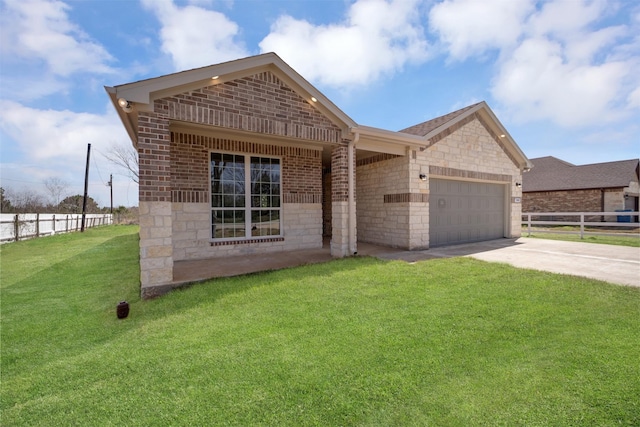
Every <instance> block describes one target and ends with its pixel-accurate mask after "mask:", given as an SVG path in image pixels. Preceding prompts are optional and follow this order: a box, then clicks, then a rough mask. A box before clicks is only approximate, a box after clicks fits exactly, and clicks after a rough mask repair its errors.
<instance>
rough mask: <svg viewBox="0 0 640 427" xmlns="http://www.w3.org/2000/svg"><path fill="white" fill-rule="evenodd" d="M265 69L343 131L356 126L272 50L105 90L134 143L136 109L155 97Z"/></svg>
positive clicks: (148, 105)
mask: <svg viewBox="0 0 640 427" xmlns="http://www.w3.org/2000/svg"><path fill="white" fill-rule="evenodd" d="M265 71H268V72H271V73H273V74H274V75H276V76H277V77H278V78H279V79H280V80H282V81H283V82H284V83H286V84H287V85H288V86H289V87H290V88H291V89H292V90H293V91H295V92H296V93H297V94H298V95H300V96H301V97H303V98H304V99H306V100H307V102H309V103H310V104H311V105H313V106H314V107H315V108H317V109H318V110H319V111H320V112H322V113H323V114H324V115H325V116H327V117H328V118H329V120H331V121H332V122H333V123H334V124H335V125H336V126H338V127H340V128H342V129H344V130H348V129H349V128H352V127H354V126H356V123H355V122H354V121H353V119H351V118H350V117H349V116H347V115H346V114H345V113H344V112H343V111H342V110H340V109H339V108H338V107H337V106H336V105H335V104H334V103H333V102H331V101H330V100H329V99H328V98H327V97H326V96H324V95H323V94H322V93H321V92H320V91H319V90H318V89H316V88H315V87H314V86H313V85H311V83H309V82H308V81H307V80H305V79H304V78H303V77H302V76H301V75H300V74H298V73H297V72H296V71H295V70H294V69H293V68H291V67H290V66H289V65H288V64H287V63H286V62H284V61H283V60H282V59H281V58H280V57H279V56H278V55H276V54H275V53H265V54H262V55H256V56H250V57H248V58H243V59H237V60H235V61H229V62H223V63H220V64H215V65H209V66H206V67H201V68H194V69H192V70H187V71H181V72H177V73H172V74H167V75H164V76H160V77H155V78H150V79H145V80H140V81H137V82H133V83H127V84H123V85H118V86H113V87H108V86H105V90H106V91H107V93H108V94H109V97H110V98H111V102H112V103H113V106H114V107H115V109H116V111H117V112H118V115H119V116H120V119H121V120H122V123H123V124H124V125H125V127H126V128H127V132H128V133H129V136H130V137H131V140H132V141H133V142H134V144H135V143H136V142H137V135H136V133H137V123H136V122H137V111H151V110H152V109H153V101H154V100H156V99H160V98H164V97H167V96H172V95H177V94H180V93H184V92H187V91H189V90H193V89H199V88H203V87H207V86H211V85H212V84H221V83H224V82H228V81H231V80H236V79H239V78H243V77H248V76H252V75H255V74H258V73H261V72H265ZM119 99H125V100H127V101H129V102H130V103H132V104H133V106H134V108H133V113H127V112H125V111H123V109H122V108H121V107H120V106H119V105H118V100H119Z"/></svg>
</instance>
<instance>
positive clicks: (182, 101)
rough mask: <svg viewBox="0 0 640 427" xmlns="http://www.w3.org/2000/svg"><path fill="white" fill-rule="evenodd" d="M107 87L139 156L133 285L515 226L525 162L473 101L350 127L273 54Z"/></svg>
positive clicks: (425, 244) (504, 231) (515, 229)
mask: <svg viewBox="0 0 640 427" xmlns="http://www.w3.org/2000/svg"><path fill="white" fill-rule="evenodd" d="M106 89H107V92H108V93H109V95H110V97H111V99H112V102H113V103H114V106H115V107H116V109H117V111H118V114H119V115H120V118H121V120H122V122H123V124H124V126H125V128H126V129H127V131H128V133H129V135H130V137H131V139H132V142H133V144H134V146H135V147H137V150H138V154H139V165H140V170H139V177H140V183H139V184H140V265H141V287H142V294H143V296H145V297H150V296H154V295H156V294H158V293H160V292H161V291H160V290H161V289H166V288H167V287H171V286H174V285H176V283H175V281H174V278H173V266H174V263H176V262H180V261H185V260H195V259H209V258H223V257H228V256H234V255H243V254H259V253H270V252H283V253H286V252H287V251H297V250H304V249H315V248H322V246H323V239H325V238H327V239H329V240H330V250H331V254H332V255H333V256H334V257H344V256H349V255H353V254H354V253H356V252H357V242H358V241H361V242H370V243H376V244H380V245H387V246H393V247H399V248H406V249H426V248H429V247H431V246H436V245H442V244H449V243H457V242H465V241H477V240H486V239H489V238H497V237H515V236H519V234H520V221H519V219H520V213H521V210H520V203H519V197H520V196H521V194H520V189H519V187H517V186H516V183H517V182H521V176H522V175H521V174H522V170H523V169H525V168H528V167H530V164H529V163H528V160H527V159H526V157H525V156H524V154H523V153H522V152H521V151H520V149H519V148H518V147H517V145H516V144H515V142H514V141H513V140H512V139H511V138H510V137H508V134H507V132H506V130H505V129H504V128H503V127H502V125H501V124H500V123H499V121H498V120H497V118H495V116H494V115H493V113H492V112H491V110H490V109H489V107H488V106H487V105H486V104H485V103H480V104H475V105H473V106H470V107H467V108H465V109H463V110H459V111H457V112H454V113H451V114H450V115H447V116H443V117H442V118H438V119H436V120H434V121H430V122H426V123H424V124H421V125H419V126H417V127H413V128H409V129H406V130H405V131H402V132H390V131H386V130H382V129H376V128H370V127H365V126H359V125H358V124H356V123H355V122H354V121H353V120H351V119H350V118H349V117H348V116H347V115H346V114H344V113H343V112H342V111H340V109H338V108H337V107H336V106H335V105H334V104H333V103H331V101H329V100H328V99H327V98H325V97H324V96H323V95H322V94H321V93H320V92H319V91H317V89H315V88H314V87H313V86H311V85H310V84H309V83H308V82H307V81H306V80H304V79H303V78H302V77H301V76H300V75H298V74H297V73H296V72H295V71H294V70H293V69H291V68H290V67H289V66H288V65H287V64H286V63H284V62H283V61H282V60H281V59H280V58H279V57H278V56H276V55H275V54H264V55H259V56H256V57H250V58H246V59H242V60H238V61H232V62H228V63H223V64H218V65H214V66H210V67H204V68H199V69H195V70H189V71H186V72H182V73H175V74H171V75H167V76H162V77H159V78H156V79H149V80H144V81H140V82H134V83H130V84H125V85H121V86H116V87H109V88H106Z"/></svg>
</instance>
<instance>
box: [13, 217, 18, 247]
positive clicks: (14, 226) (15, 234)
mask: <svg viewBox="0 0 640 427" xmlns="http://www.w3.org/2000/svg"><path fill="white" fill-rule="evenodd" d="M13 235H14V236H15V238H16V242H17V241H18V240H20V224H19V223H18V214H16V215H15V216H14V217H13Z"/></svg>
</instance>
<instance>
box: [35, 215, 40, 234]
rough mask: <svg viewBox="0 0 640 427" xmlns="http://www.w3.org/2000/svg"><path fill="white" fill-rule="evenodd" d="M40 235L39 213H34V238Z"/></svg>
mask: <svg viewBox="0 0 640 427" xmlns="http://www.w3.org/2000/svg"><path fill="white" fill-rule="evenodd" d="M38 237H40V214H39V213H37V214H36V238H38Z"/></svg>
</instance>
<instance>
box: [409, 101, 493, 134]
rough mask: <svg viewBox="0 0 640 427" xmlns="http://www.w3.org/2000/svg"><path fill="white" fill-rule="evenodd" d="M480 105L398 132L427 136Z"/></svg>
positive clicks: (470, 106)
mask: <svg viewBox="0 0 640 427" xmlns="http://www.w3.org/2000/svg"><path fill="white" fill-rule="evenodd" d="M480 104H482V103H481V102H479V103H477V104H473V105H469V106H468V107H464V108H461V109H460V110H456V111H454V112H451V113H449V114H445V115H444V116H440V117H436V118H435V119H431V120H428V121H426V122H423V123H418V124H417V125H414V126H411V127H408V128H406V129H402V130H400V131H398V132H402V133H410V134H411V135H420V136H426V135H428V134H429V132H432V131H433V130H435V129H437V128H439V127H441V126H443V125H445V124H446V123H448V122H451V121H453V120H454V119H455V118H457V117H459V116H461V115H463V114H464V113H465V112H467V111H469V110H471V109H473V108H474V107H476V106H478V105H480Z"/></svg>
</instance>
